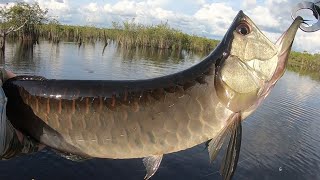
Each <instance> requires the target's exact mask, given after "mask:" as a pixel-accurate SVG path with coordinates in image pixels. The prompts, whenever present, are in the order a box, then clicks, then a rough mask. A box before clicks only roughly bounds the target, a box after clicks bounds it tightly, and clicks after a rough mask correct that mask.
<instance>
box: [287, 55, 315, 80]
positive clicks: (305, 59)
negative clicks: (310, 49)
mask: <svg viewBox="0 0 320 180" xmlns="http://www.w3.org/2000/svg"><path fill="white" fill-rule="evenodd" d="M287 68H288V69H289V70H291V71H294V72H297V73H299V74H302V75H308V76H310V77H312V78H313V79H316V80H320V73H319V72H320V54H309V53H307V52H302V53H301V52H291V54H290V57H289V62H288V66H287Z"/></svg>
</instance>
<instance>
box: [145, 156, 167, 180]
mask: <svg viewBox="0 0 320 180" xmlns="http://www.w3.org/2000/svg"><path fill="white" fill-rule="evenodd" d="M162 157H163V155H162V154H161V155H153V156H148V157H145V158H143V160H142V161H143V165H144V167H145V168H146V171H147V174H146V176H145V177H144V179H145V180H148V179H150V178H151V177H152V176H153V175H154V174H155V173H156V172H157V170H158V168H159V166H160V163H161V160H162Z"/></svg>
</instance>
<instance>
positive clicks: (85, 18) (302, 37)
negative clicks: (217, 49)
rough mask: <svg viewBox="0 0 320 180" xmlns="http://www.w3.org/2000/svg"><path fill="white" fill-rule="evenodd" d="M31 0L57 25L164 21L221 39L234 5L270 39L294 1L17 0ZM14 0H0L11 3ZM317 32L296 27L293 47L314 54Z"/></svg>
mask: <svg viewBox="0 0 320 180" xmlns="http://www.w3.org/2000/svg"><path fill="white" fill-rule="evenodd" d="M20 1H25V2H34V1H37V2H38V3H39V4H40V6H41V7H42V8H47V9H48V10H49V15H50V16H53V17H55V18H57V19H58V20H59V21H60V22H61V23H63V24H75V25H95V26H100V27H110V26H111V22H112V21H116V22H122V21H125V20H130V21H132V20H133V19H134V21H135V22H137V23H142V24H158V23H161V22H168V23H169V24H170V26H172V27H174V28H177V29H180V30H182V31H184V32H186V33H189V34H197V35H200V36H205V37H209V38H214V39H221V38H222V36H223V35H224V33H225V32H226V30H227V29H228V27H229V25H230V24H231V22H232V20H233V18H234V16H235V15H236V14H237V12H238V11H239V10H244V12H245V13H246V14H247V15H248V16H249V17H250V18H251V19H252V20H253V21H254V22H255V23H256V24H257V25H258V27H260V29H261V30H262V31H263V32H264V33H265V34H266V35H267V36H268V37H269V39H270V40H272V41H276V39H277V38H278V37H279V36H280V35H281V33H283V32H284V31H285V30H286V28H287V27H288V26H289V25H290V23H291V22H292V19H291V17H290V15H291V14H290V10H291V8H292V7H293V6H294V5H295V4H297V3H298V2H301V1H299V0H265V1H262V0H243V1H240V0H233V1H232V0H20ZM11 2H14V0H0V4H1V3H2V4H3V3H11ZM319 39H320V31H319V32H315V33H304V32H301V31H299V32H298V35H297V36H296V40H295V44H294V49H295V50H298V51H304V50H307V51H309V52H315V53H320V41H319Z"/></svg>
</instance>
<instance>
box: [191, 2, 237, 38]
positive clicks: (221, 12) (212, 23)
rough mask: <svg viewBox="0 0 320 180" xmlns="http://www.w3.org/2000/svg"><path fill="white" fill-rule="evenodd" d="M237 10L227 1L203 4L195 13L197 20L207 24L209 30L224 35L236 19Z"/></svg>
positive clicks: (213, 33) (211, 32) (214, 33)
mask: <svg viewBox="0 0 320 180" xmlns="http://www.w3.org/2000/svg"><path fill="white" fill-rule="evenodd" d="M236 14H237V11H235V10H234V9H232V8H231V7H230V6H229V5H228V4H225V3H212V4H206V5H203V6H202V8H200V9H199V10H198V11H197V12H196V13H195V15H194V18H195V19H196V20H197V21H200V22H201V23H203V24H204V25H206V26H207V28H206V29H207V30H205V31H207V32H209V33H210V34H212V35H217V36H223V34H224V33H225V32H226V31H227V29H228V27H229V26H230V24H231V22H232V20H233V19H234V17H235V15H236Z"/></svg>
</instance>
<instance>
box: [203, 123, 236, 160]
mask: <svg viewBox="0 0 320 180" xmlns="http://www.w3.org/2000/svg"><path fill="white" fill-rule="evenodd" d="M228 134H230V130H229V128H225V129H224V130H222V132H221V133H220V134H219V135H218V137H217V138H215V139H211V140H209V141H207V142H206V146H207V148H208V152H209V157H210V163H212V162H213V161H214V160H215V159H216V157H217V155H218V153H219V151H220V149H221V147H222V145H223V142H224V139H225V138H226V136H228Z"/></svg>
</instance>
